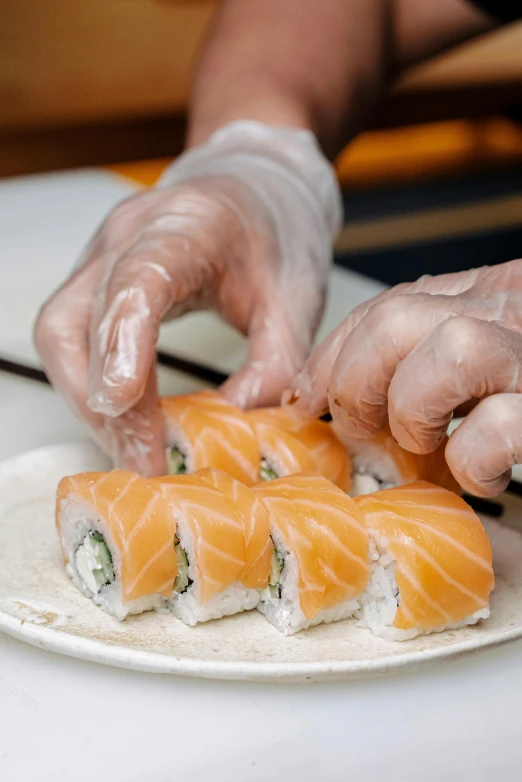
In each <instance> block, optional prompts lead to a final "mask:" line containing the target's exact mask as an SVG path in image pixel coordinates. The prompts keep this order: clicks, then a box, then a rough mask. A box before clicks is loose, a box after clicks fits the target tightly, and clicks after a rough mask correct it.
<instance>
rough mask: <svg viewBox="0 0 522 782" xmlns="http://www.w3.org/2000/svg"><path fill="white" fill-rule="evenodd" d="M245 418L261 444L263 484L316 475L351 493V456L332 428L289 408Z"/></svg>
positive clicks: (265, 410)
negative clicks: (303, 473) (298, 474)
mask: <svg viewBox="0 0 522 782" xmlns="http://www.w3.org/2000/svg"><path fill="white" fill-rule="evenodd" d="M246 415H247V418H248V420H249V421H250V423H251V424H252V427H253V428H254V431H255V433H256V435H257V439H258V442H259V449H260V452H261V467H260V478H261V480H273V479H274V478H283V477H285V476H286V475H294V474H296V473H299V472H315V473H319V474H320V475H324V477H325V478H328V479H329V480H331V481H332V482H333V483H335V485H336V486H338V487H339V488H340V489H342V490H343V491H345V492H347V491H348V490H349V488H350V480H351V464H350V456H349V454H348V452H347V450H346V448H345V447H344V446H343V445H342V443H341V442H340V441H339V440H338V439H337V437H336V435H335V433H334V431H333V428H332V426H331V425H330V424H328V423H326V422H325V421H321V420H320V419H318V418H312V417H311V416H308V415H306V414H305V413H301V412H299V411H298V410H293V409H291V408H286V407H269V408H261V409H259V410H251V411H250V412H247V414H246Z"/></svg>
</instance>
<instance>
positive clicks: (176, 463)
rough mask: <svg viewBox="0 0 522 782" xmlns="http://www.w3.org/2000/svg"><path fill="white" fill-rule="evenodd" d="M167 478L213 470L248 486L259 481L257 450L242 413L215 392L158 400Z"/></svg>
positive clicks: (251, 432) (251, 430)
mask: <svg viewBox="0 0 522 782" xmlns="http://www.w3.org/2000/svg"><path fill="white" fill-rule="evenodd" d="M161 407H162V410H163V415H164V417H165V426H166V439H167V461H168V465H169V474H170V475H184V474H186V473H193V472H196V470H200V469H202V468H204V467H215V468H216V469H219V470H224V472H227V473H229V475H232V476H233V477H234V478H237V480H239V481H242V482H243V483H245V484H246V485H247V486H250V485H252V484H253V483H256V482H257V481H258V480H259V477H258V474H259V460H260V456H259V447H258V444H257V440H256V436H255V434H254V431H253V429H252V427H251V426H250V424H249V422H248V420H247V418H246V415H245V413H244V412H243V411H242V410H240V409H239V408H238V407H234V405H231V404H230V402H227V400H226V399H225V398H224V397H223V396H222V395H221V394H219V393H218V392H217V391H198V392H196V393H194V394H187V395H184V396H181V395H180V396H168V397H163V398H162V400H161Z"/></svg>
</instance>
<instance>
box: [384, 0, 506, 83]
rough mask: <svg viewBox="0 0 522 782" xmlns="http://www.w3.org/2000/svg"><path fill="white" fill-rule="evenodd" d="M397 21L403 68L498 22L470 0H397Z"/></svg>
mask: <svg viewBox="0 0 522 782" xmlns="http://www.w3.org/2000/svg"><path fill="white" fill-rule="evenodd" d="M393 22H394V24H393V26H394V33H393V41H394V43H393V68H394V69H396V70H399V71H400V69H401V68H403V67H404V66H406V65H411V64H412V63H415V62H419V61H420V60H425V59H427V58H428V57H432V56H433V55H434V54H438V53H439V52H441V51H443V50H444V49H449V48H451V47H452V46H456V45H457V44H459V43H462V42H463V41H465V40H467V39H469V38H474V37H475V36H477V35H481V34H482V33H485V32H488V30H492V29H493V28H494V27H496V26H497V25H498V22H496V21H495V20H493V19H492V18H491V17H490V16H487V14H485V13H484V12H482V11H481V10H480V9H479V8H477V7H476V6H474V5H473V4H472V3H471V2H468V0H394V3H393Z"/></svg>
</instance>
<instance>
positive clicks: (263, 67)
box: [188, 0, 495, 156]
mask: <svg viewBox="0 0 522 782" xmlns="http://www.w3.org/2000/svg"><path fill="white" fill-rule="evenodd" d="M493 27H495V22H494V20H493V19H491V18H489V17H488V16H487V15H486V14H484V13H482V12H481V11H480V10H478V9H477V8H475V7H474V6H473V5H472V4H471V3H469V2H468V0H437V2H434V0H284V2H283V3H282V2H281V0H261V1H260V0H225V2H224V3H223V5H222V7H221V8H220V10H219V12H218V13H217V16H216V19H215V22H214V24H213V27H212V30H211V32H210V35H209V37H208V39H207V42H206V45H205V47H204V50H203V52H202V56H201V59H200V62H199V67H198V69H197V73H196V76H195V81H194V88H193V94H192V107H191V118H190V128H189V138H188V142H189V146H193V145H196V144H199V143H201V142H203V141H205V140H206V139H207V138H208V136H209V135H210V134H211V133H212V132H213V131H214V130H216V129H217V128H218V127H221V126H222V125H224V124H226V123H227V122H230V121H233V120H237V119H253V120H258V121H260V122H264V123H266V124H269V125H270V124H272V125H288V126H291V127H304V128H308V129H310V130H312V131H313V132H314V133H315V134H316V135H317V137H318V139H319V141H320V143H321V145H322V146H323V148H324V150H325V151H326V153H327V154H329V155H330V156H334V155H335V154H336V153H337V152H338V151H339V150H340V149H341V147H342V146H343V145H344V144H345V143H346V142H347V141H348V140H349V139H350V138H352V137H353V136H354V135H355V134H356V133H357V132H358V131H359V130H360V129H361V128H362V127H363V125H364V123H365V121H366V119H367V117H368V114H369V113H370V112H371V110H372V109H373V107H374V105H375V103H376V102H377V101H378V99H379V98H380V96H381V95H382V93H383V91H384V90H385V88H386V86H387V85H388V83H389V82H388V78H389V76H390V75H391V74H396V73H397V72H398V71H400V70H401V69H402V68H403V67H405V66H406V65H409V64H411V63H414V62H418V61H420V60H423V59H426V58H427V57H430V56H432V55H433V54H435V53H437V52H440V51H442V50H443V49H446V48H449V47H451V46H453V45H455V44H457V43H459V42H461V41H464V40H466V39H467V38H470V37H473V36H475V35H478V34H480V33H483V32H485V31H487V30H489V29H492V28H493Z"/></svg>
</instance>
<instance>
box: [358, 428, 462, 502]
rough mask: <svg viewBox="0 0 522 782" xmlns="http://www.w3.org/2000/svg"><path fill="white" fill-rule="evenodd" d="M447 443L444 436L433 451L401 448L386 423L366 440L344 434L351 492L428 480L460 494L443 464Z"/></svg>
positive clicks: (447, 468)
mask: <svg viewBox="0 0 522 782" xmlns="http://www.w3.org/2000/svg"><path fill="white" fill-rule="evenodd" d="M447 442H448V438H447V437H445V438H444V440H443V442H442V443H441V444H440V445H439V447H438V448H437V450H436V451H434V452H433V453H429V454H415V453H411V452H410V451H406V450H404V448H401V446H400V445H399V444H398V443H397V441H396V440H395V439H394V437H393V435H392V433H391V431H390V428H389V426H388V425H387V424H386V425H385V426H384V427H383V428H382V429H381V430H380V431H379V432H378V433H377V434H376V435H375V437H372V438H371V439H369V440H362V439H359V438H355V437H354V438H348V439H347V438H346V437H345V438H344V444H345V446H346V447H347V449H348V451H349V452H350V454H351V457H352V465H353V471H352V487H351V490H350V494H351V495H352V496H353V497H356V496H358V495H360V494H370V492H373V491H378V490H379V489H388V488H391V487H393V486H401V485H403V484H405V483H411V482H412V481H428V482H430V483H435V484H437V486H442V487H443V488H445V489H449V490H450V491H453V492H455V493H456V494H461V493H462V489H461V488H460V486H459V484H458V483H457V481H456V480H455V478H454V477H453V475H452V474H451V471H450V469H449V467H448V465H447V463H446V458H445V455H444V452H445V450H446V445H447Z"/></svg>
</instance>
